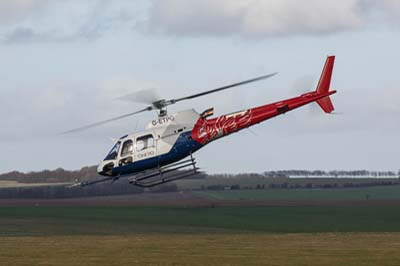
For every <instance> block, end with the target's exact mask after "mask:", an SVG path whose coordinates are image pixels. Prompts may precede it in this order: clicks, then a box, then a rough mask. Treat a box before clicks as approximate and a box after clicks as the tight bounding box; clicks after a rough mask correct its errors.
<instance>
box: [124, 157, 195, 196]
mask: <svg viewBox="0 0 400 266" xmlns="http://www.w3.org/2000/svg"><path fill="white" fill-rule="evenodd" d="M198 170H199V168H197V167H196V161H195V159H194V158H193V156H192V155H190V159H187V160H183V161H180V162H177V163H172V164H169V165H165V166H162V167H158V168H156V169H152V170H149V171H144V172H140V173H138V174H136V175H135V176H133V177H130V178H129V179H128V180H129V183H130V184H131V185H134V186H138V187H143V188H148V187H154V186H158V185H161V184H165V183H168V182H172V181H175V180H178V179H182V178H185V177H189V176H193V175H195V174H198V173H199V172H198Z"/></svg>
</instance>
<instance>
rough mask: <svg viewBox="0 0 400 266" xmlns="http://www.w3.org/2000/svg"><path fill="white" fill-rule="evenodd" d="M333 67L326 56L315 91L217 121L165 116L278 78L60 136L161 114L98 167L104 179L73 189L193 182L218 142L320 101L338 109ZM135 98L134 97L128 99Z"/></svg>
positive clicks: (190, 113) (188, 113)
mask: <svg viewBox="0 0 400 266" xmlns="http://www.w3.org/2000/svg"><path fill="white" fill-rule="evenodd" d="M334 62H335V56H328V57H327V59H326V62H325V65H324V68H323V70H322V74H321V77H320V80H319V83H318V85H317V88H316V90H314V91H311V92H307V93H304V94H302V95H300V96H297V97H294V98H290V99H286V100H282V101H278V102H274V103H270V104H266V105H262V106H258V107H254V108H250V109H247V110H242V111H238V112H234V113H230V114H225V115H221V116H218V117H213V115H214V108H210V109H207V110H205V111H204V112H202V113H198V112H196V111H195V110H194V109H191V110H184V111H180V112H177V113H174V114H169V113H168V112H167V106H170V105H173V104H176V103H178V102H181V101H185V100H191V99H194V98H197V97H201V96H205V95H208V94H211V93H216V92H219V91H222V90H226V89H230V88H233V87H238V86H242V85H245V84H249V83H252V82H256V81H261V80H265V79H268V78H271V77H272V76H274V75H276V74H277V73H272V74H268V75H264V76H260V77H257V78H253V79H249V80H245V81H241V82H238V83H234V84H231V85H227V86H223V87H219V88H216V89H213V90H208V91H205V92H201V93H197V94H194V95H190V96H186V97H182V98H176V99H170V100H166V99H157V100H155V101H154V100H152V101H150V103H149V105H148V106H147V107H146V108H143V109H141V110H139V111H135V112H132V113H129V114H125V115H121V116H118V117H114V118H111V119H107V120H103V121H100V122H97V123H93V124H90V125H87V126H83V127H79V128H76V129H73V130H69V131H66V132H63V133H62V134H66V133H72V132H77V131H81V130H85V129H88V128H92V127H96V126H100V125H102V124H105V123H109V122H112V121H116V120H120V119H123V118H127V117H130V116H133V115H137V114H139V113H142V112H146V111H152V110H156V111H157V112H158V117H157V118H155V119H154V120H152V121H150V122H149V123H148V125H147V127H146V129H145V130H144V131H141V132H136V133H134V134H128V135H125V136H123V137H121V138H119V139H118V140H116V142H115V144H114V146H113V147H112V149H111V150H110V151H109V153H108V154H107V155H106V157H105V158H104V160H103V161H101V162H100V164H99V165H98V167H97V172H98V174H99V175H101V176H104V177H103V178H102V179H99V180H94V181H85V182H80V183H78V182H77V183H76V184H74V185H73V186H81V187H85V186H89V185H93V184H97V183H101V182H106V181H110V180H111V181H112V182H114V181H116V180H118V179H120V178H122V177H127V178H128V181H129V183H130V184H132V185H135V186H139V187H143V188H147V187H153V186H157V185H161V184H165V183H168V182H171V181H175V180H178V179H182V178H186V177H190V176H193V175H196V174H198V173H200V171H199V170H200V168H198V167H197V166H196V163H197V162H196V160H195V158H194V157H193V154H194V153H195V152H196V151H198V150H199V149H201V148H203V147H204V146H206V145H207V144H209V143H211V142H213V141H215V140H217V139H220V138H222V137H226V136H228V135H230V134H232V133H235V132H238V131H240V130H242V129H245V128H248V127H251V126H253V125H256V124H259V123H261V122H263V121H266V120H268V119H270V118H273V117H275V116H278V115H282V114H285V113H287V112H289V111H292V110H295V109H297V108H299V107H302V106H304V105H307V104H310V103H313V102H316V103H317V104H318V105H319V106H320V107H321V109H322V110H323V111H324V112H325V113H328V114H329V113H332V112H333V111H334V107H333V104H332V101H331V99H330V96H331V95H332V94H335V93H336V91H335V90H330V83H331V79H332V72H333V67H334ZM137 96H138V95H137V94H131V95H128V98H129V97H131V98H135V97H137ZM141 98H143V97H141ZM145 98H146V97H145ZM147 98H149V97H147ZM150 98H151V97H150ZM142 100H143V99H142Z"/></svg>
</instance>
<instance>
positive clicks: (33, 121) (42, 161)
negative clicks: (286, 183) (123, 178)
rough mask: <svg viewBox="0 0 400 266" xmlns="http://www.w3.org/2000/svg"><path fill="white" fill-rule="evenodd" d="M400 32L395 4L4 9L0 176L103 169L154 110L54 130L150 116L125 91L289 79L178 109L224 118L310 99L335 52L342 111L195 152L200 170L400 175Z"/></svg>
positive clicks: (215, 1)
mask: <svg viewBox="0 0 400 266" xmlns="http://www.w3.org/2000/svg"><path fill="white" fill-rule="evenodd" d="M399 30H400V1H399V0H345V1H336V0H325V1H320V0H308V1H297V0H262V1H261V0H235V1H231V0H185V1H183V0H158V1H157V0H135V1H128V0H121V1H108V0H86V1H80V0H65V1H50V0H2V1H0V81H1V83H0V84H1V85H0V114H1V123H0V149H1V152H0V172H8V171H12V170H19V171H37V170H42V169H54V168H57V167H63V168H66V169H79V168H81V167H83V166H86V165H94V164H97V163H98V162H99V161H100V160H101V159H102V158H103V157H104V156H105V154H106V153H107V151H108V150H109V149H110V146H112V142H111V140H110V138H111V137H119V136H121V135H124V134H125V133H128V132H132V131H135V129H137V130H139V129H141V128H143V127H144V126H145V124H146V121H147V120H149V119H152V118H153V117H154V115H155V114H154V113H148V114H145V115H143V116H138V117H136V118H129V119H126V120H124V121H120V122H115V123H113V124H110V125H106V126H103V127H99V128H95V129H91V130H88V131H86V132H82V133H76V134H71V135H66V136H59V135H58V133H59V132H62V131H65V130H68V129H71V128H75V127H79V126H81V125H84V124H87V123H91V122H95V121H97V120H101V119H105V118H108V117H112V116H116V115H120V114H124V113H129V112H132V111H135V110H137V109H140V108H143V106H142V105H139V104H132V103H126V102H121V101H118V100H115V98H117V97H118V96H121V95H123V94H125V93H128V92H134V91H137V90H141V89H145V88H156V89H157V90H158V92H159V94H160V95H162V96H163V97H166V98H169V97H179V96H185V95H187V94H190V93H194V92H197V91H201V90H206V89H211V88H214V87H217V86H220V85H225V84H229V83H232V82H237V81H240V80H243V79H247V78H252V77H255V76H258V75H263V74H266V73H271V72H275V71H278V72H279V75H277V76H275V77H273V78H272V79H269V80H266V81H263V82H259V83H257V84H252V85H248V86H245V87H241V88H236V89H233V90H231V91H229V92H221V93H218V94H214V95H212V96H209V97H206V98H203V99H199V100H193V101H188V102H185V103H182V104H180V105H176V106H173V107H171V108H170V109H169V110H170V111H171V112H173V111H178V110H181V109H187V108H195V109H196V110H197V111H199V112H202V111H203V110H205V109H207V108H209V107H215V112H216V115H221V114H224V113H228V112H233V111H237V110H241V109H244V108H249V107H253V106H257V105H262V104H266V103H268V102H272V101H275V100H279V99H284V98H287V97H291V96H296V95H297V94H300V93H303V92H305V91H309V90H314V89H315V85H316V82H317V81H318V78H319V75H320V73H321V69H322V67H323V63H324V61H325V57H326V56H327V55H330V54H334V55H336V56H337V61H336V66H335V70H334V77H333V81H332V87H333V88H334V89H337V90H338V94H336V95H334V96H333V97H332V99H333V102H334V105H335V107H336V111H337V113H339V114H338V115H326V114H324V113H323V112H322V111H320V110H319V109H318V107H316V106H309V107H305V108H303V109H299V110H297V111H294V112H291V113H288V114H286V115H284V116H281V117H279V118H275V119H272V120H269V121H266V122H264V123H262V124H260V125H257V126H255V127H254V128H252V130H251V131H249V130H244V131H242V132H240V133H238V134H234V135H232V136H230V137H228V138H225V139H222V140H219V141H217V142H214V143H212V144H211V145H209V146H207V147H206V148H204V149H203V150H201V151H199V152H198V155H197V160H198V164H199V166H200V167H201V168H203V169H205V170H206V171H208V172H210V173H219V172H230V173H238V172H250V171H251V172H262V171H265V170H273V169H325V170H331V169H370V170H397V169H399V168H400V161H399V158H400V141H399V136H400V88H399V84H400V75H399V71H400V67H399V61H400V52H399V47H400V34H399V33H400V32H399ZM138 119H139V120H138Z"/></svg>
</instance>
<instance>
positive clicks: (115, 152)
mask: <svg viewBox="0 0 400 266" xmlns="http://www.w3.org/2000/svg"><path fill="white" fill-rule="evenodd" d="M119 146H121V142H120V141H118V142H117V143H115V145H114V147H112V149H111V151H110V152H109V153H108V155H107V156H106V158H105V159H104V161H108V160H115V159H117V156H118V151H119Z"/></svg>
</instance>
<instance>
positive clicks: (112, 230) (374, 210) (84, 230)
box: [0, 206, 400, 236]
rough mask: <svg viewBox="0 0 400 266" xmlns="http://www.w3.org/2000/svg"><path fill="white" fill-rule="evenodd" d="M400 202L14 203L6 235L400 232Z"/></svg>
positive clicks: (6, 212)
mask: <svg viewBox="0 0 400 266" xmlns="http://www.w3.org/2000/svg"><path fill="white" fill-rule="evenodd" d="M399 225H400V207H397V206H386V207H385V206H379V207H373V206H363V207H334V206H333V207H332V206H327V207H321V206H318V207H301V206H296V207H217V208H183V207H9V208H5V207H2V208H0V228H1V232H0V235H1V236H32V235H38V236H47V235H79V234H87V235H104V234H107V235H116V234H130V233H132V234H135V233H141V232H147V233H198V232H200V233H207V232H224V231H227V232H263V233H319V232H400V226H399Z"/></svg>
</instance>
